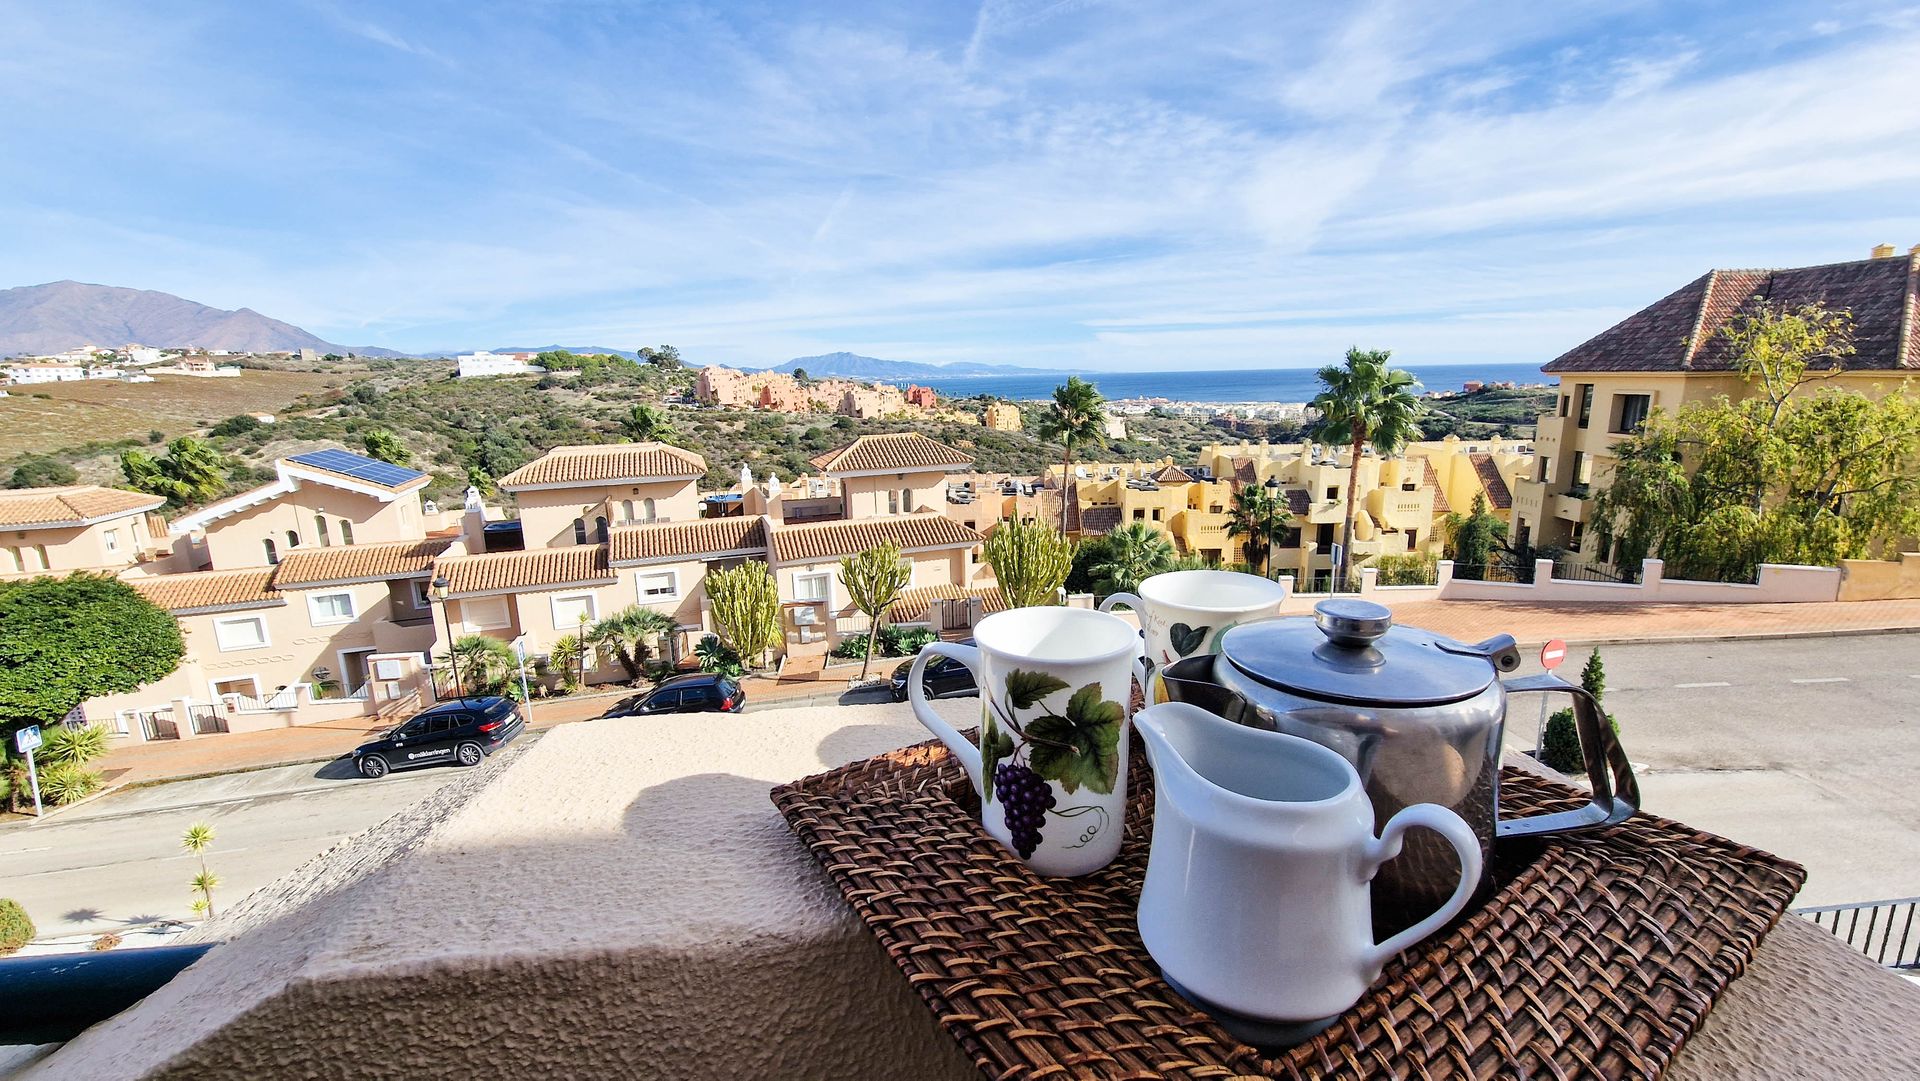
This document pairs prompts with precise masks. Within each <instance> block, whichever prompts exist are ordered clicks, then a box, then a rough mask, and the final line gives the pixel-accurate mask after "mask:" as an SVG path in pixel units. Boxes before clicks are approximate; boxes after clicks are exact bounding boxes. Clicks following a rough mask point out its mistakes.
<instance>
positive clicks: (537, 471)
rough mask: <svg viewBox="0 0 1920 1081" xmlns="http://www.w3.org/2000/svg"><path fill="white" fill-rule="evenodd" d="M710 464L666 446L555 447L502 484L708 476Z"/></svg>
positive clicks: (548, 484) (551, 484) (519, 486)
mask: <svg viewBox="0 0 1920 1081" xmlns="http://www.w3.org/2000/svg"><path fill="white" fill-rule="evenodd" d="M706 473H707V460H706V459H705V458H702V457H700V456H699V455H698V454H695V453H693V452H692V451H690V450H681V449H680V448H679V447H670V446H668V445H667V444H665V443H605V444H600V445H588V446H568V447H555V448H553V449H552V450H550V451H548V452H546V453H545V454H543V455H541V456H540V457H538V458H536V459H534V460H533V461H531V462H528V463H527V464H526V465H523V466H521V467H520V468H518V469H516V470H514V471H513V472H511V473H508V474H507V475H506V476H504V477H501V478H500V480H499V484H498V486H499V488H500V489H501V490H502V491H507V492H511V491H516V490H518V489H522V488H536V487H537V488H550V487H555V486H558V485H567V484H615V483H619V482H622V481H648V480H681V479H697V478H699V477H703V476H706Z"/></svg>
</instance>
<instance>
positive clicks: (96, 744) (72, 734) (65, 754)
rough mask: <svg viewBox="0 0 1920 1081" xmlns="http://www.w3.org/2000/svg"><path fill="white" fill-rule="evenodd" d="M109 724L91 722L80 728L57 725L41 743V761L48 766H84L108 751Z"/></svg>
mask: <svg viewBox="0 0 1920 1081" xmlns="http://www.w3.org/2000/svg"><path fill="white" fill-rule="evenodd" d="M107 738H108V737H107V726H106V725H104V724H89V725H83V726H81V727H79V728H68V727H67V726H66V725H57V726H55V727H54V728H51V729H49V730H48V731H47V734H46V737H45V739H44V741H43V742H42V743H41V744H40V751H39V755H40V761H42V762H44V763H45V764H46V765H47V766H49V767H52V766H83V765H86V764H87V763H88V762H91V761H93V760H94V759H96V758H99V757H100V756H101V755H103V754H106V753H107Z"/></svg>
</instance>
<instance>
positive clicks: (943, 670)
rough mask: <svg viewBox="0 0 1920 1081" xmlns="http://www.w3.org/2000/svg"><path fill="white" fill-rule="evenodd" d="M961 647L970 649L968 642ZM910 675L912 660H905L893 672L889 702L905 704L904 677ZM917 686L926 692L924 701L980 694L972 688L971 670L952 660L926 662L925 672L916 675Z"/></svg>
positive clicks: (938, 658)
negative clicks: (966, 646)
mask: <svg viewBox="0 0 1920 1081" xmlns="http://www.w3.org/2000/svg"><path fill="white" fill-rule="evenodd" d="M961 644H962V645H968V646H970V645H972V644H973V639H971V638H968V639H966V640H965V641H963V642H962V643H961ZM911 671H913V658H912V657H908V658H907V659H906V660H904V661H901V662H900V663H899V664H897V665H895V666H894V668H893V679H892V685H893V700H894V701H895V702H905V701H906V700H907V673H909V672H911ZM920 682H921V684H922V685H923V686H925V687H926V688H927V697H928V698H964V697H968V696H970V695H976V694H979V693H980V688H978V687H976V686H974V684H973V669H971V668H968V667H967V666H966V665H964V664H961V663H960V662H959V661H956V660H954V659H953V658H952V657H934V658H931V659H930V660H928V661H927V668H926V671H924V672H922V673H921V674H920Z"/></svg>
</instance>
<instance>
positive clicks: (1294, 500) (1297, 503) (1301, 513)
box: [1283, 488, 1313, 518]
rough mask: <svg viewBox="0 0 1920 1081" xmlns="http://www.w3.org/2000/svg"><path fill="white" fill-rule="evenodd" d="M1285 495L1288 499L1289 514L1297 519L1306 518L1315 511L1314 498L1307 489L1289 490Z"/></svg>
mask: <svg viewBox="0 0 1920 1081" xmlns="http://www.w3.org/2000/svg"><path fill="white" fill-rule="evenodd" d="M1283 494H1285V495H1286V497H1287V513H1288V514H1291V515H1293V516H1294V517H1295V518H1305V517H1306V516H1307V514H1308V513H1309V512H1310V511H1312V510H1313V497H1312V496H1311V495H1308V494H1307V490H1306V489H1305V488H1288V489H1287V490H1286V491H1285V493H1283Z"/></svg>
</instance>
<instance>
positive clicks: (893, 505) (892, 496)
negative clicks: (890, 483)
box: [887, 488, 900, 514]
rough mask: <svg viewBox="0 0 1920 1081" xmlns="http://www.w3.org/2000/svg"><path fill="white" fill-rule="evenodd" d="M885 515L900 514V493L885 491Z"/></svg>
mask: <svg viewBox="0 0 1920 1081" xmlns="http://www.w3.org/2000/svg"><path fill="white" fill-rule="evenodd" d="M887 513H888V514H899V513H900V493H899V492H896V491H894V490H893V489H891V488H889V489H887Z"/></svg>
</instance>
